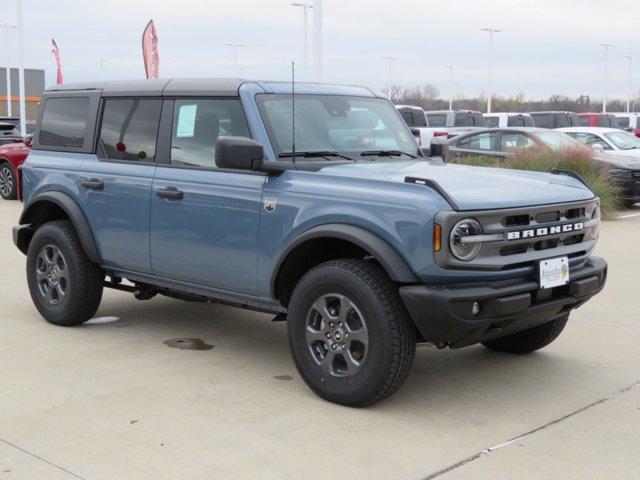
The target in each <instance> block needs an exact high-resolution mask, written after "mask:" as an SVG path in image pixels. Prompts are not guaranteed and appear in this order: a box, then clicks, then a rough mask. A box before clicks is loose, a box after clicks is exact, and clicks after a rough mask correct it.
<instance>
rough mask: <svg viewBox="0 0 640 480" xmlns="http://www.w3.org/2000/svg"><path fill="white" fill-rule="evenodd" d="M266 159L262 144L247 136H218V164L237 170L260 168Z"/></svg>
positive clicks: (221, 166)
mask: <svg viewBox="0 0 640 480" xmlns="http://www.w3.org/2000/svg"><path fill="white" fill-rule="evenodd" d="M263 160H264V149H263V147H262V144H260V143H259V142H256V141H255V140H252V139H251V138H245V137H218V140H217V141H216V165H217V166H218V167H219V168H231V169H235V170H260V169H261V168H262V161H263Z"/></svg>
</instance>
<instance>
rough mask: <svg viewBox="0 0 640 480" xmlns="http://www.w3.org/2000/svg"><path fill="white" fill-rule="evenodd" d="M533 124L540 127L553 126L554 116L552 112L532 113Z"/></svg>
mask: <svg viewBox="0 0 640 480" xmlns="http://www.w3.org/2000/svg"><path fill="white" fill-rule="evenodd" d="M531 117H533V124H534V126H536V127H540V128H553V116H552V115H551V114H550V113H532V114H531Z"/></svg>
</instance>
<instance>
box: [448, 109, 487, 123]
mask: <svg viewBox="0 0 640 480" xmlns="http://www.w3.org/2000/svg"><path fill="white" fill-rule="evenodd" d="M455 126H456V127H486V126H487V124H486V122H485V121H484V117H483V116H482V114H481V113H480V112H456V122H455Z"/></svg>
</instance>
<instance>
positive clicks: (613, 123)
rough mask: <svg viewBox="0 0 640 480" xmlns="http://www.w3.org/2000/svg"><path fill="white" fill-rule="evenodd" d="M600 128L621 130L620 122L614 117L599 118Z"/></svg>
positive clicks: (601, 116) (602, 116)
mask: <svg viewBox="0 0 640 480" xmlns="http://www.w3.org/2000/svg"><path fill="white" fill-rule="evenodd" d="M598 126H599V127H607V128H619V126H618V120H617V119H616V117H614V116H613V115H600V116H598Z"/></svg>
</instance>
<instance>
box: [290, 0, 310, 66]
mask: <svg viewBox="0 0 640 480" xmlns="http://www.w3.org/2000/svg"><path fill="white" fill-rule="evenodd" d="M291 6H292V7H300V8H302V18H303V25H304V27H303V30H304V31H303V38H302V48H303V49H304V55H303V62H304V71H305V73H307V72H308V71H309V33H308V32H309V22H308V15H307V14H308V11H309V9H310V8H313V5H311V4H310V3H292V4H291Z"/></svg>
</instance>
